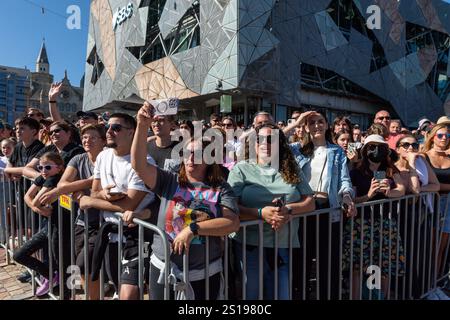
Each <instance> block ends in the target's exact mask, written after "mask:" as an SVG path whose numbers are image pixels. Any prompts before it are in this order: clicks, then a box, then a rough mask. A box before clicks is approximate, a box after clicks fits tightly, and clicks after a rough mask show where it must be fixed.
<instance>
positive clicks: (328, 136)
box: [301, 110, 334, 157]
mask: <svg viewBox="0 0 450 320" xmlns="http://www.w3.org/2000/svg"><path fill="white" fill-rule="evenodd" d="M314 112H317V113H319V114H320V115H321V116H322V117H323V118H324V119H325V123H326V125H327V129H326V130H325V140H326V141H327V142H328V143H331V144H334V142H333V134H332V132H331V129H330V126H329V124H328V120H327V117H326V115H325V113H324V112H323V111H321V110H314ZM307 126H308V123H307V122H306V123H305V127H307ZM303 142H304V143H303V147H302V149H301V152H302V153H303V154H304V155H305V156H307V157H312V155H313V154H314V143H313V141H312V139H311V134H310V133H309V132H306V134H305V136H304V137H303Z"/></svg>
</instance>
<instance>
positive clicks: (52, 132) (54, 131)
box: [49, 128, 64, 136]
mask: <svg viewBox="0 0 450 320" xmlns="http://www.w3.org/2000/svg"><path fill="white" fill-rule="evenodd" d="M61 131H64V130H63V129H61V128H57V129H55V130H52V131H50V132H49V135H51V136H52V135H53V134H54V133H60V132H61Z"/></svg>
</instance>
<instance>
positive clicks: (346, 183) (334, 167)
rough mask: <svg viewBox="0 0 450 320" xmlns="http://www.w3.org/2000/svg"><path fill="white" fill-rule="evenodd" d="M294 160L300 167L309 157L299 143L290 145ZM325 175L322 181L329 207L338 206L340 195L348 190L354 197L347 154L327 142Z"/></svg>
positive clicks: (340, 200)
mask: <svg viewBox="0 0 450 320" xmlns="http://www.w3.org/2000/svg"><path fill="white" fill-rule="evenodd" d="M290 147H291V150H292V153H293V154H294V157H295V160H296V161H297V163H298V165H299V166H300V168H302V170H303V167H304V166H305V164H307V163H308V162H309V161H311V158H309V157H306V156H305V155H303V154H302V152H301V150H300V149H301V146H300V144H299V143H293V144H291V145H290ZM327 170H328V171H327V175H326V180H325V181H323V183H324V184H325V185H326V186H327V193H328V200H329V202H330V207H331V208H340V207H341V202H342V196H343V195H344V193H346V192H348V193H350V195H351V196H352V198H354V196H355V192H354V190H353V186H352V181H351V179H350V174H349V172H348V166H347V156H346V155H345V152H344V150H343V149H342V148H341V147H339V146H337V145H335V144H331V143H328V142H327Z"/></svg>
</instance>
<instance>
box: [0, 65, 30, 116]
mask: <svg viewBox="0 0 450 320" xmlns="http://www.w3.org/2000/svg"><path fill="white" fill-rule="evenodd" d="M30 75H31V74H30V70H28V69H20V68H12V67H5V66H0V120H2V121H3V122H7V123H9V124H14V120H15V119H16V118H18V117H20V116H22V115H23V113H24V112H25V109H26V107H27V105H28V96H29V91H30Z"/></svg>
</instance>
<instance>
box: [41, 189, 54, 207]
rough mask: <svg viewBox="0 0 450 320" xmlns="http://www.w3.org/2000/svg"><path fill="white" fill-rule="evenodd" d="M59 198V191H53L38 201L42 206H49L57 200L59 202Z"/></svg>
mask: <svg viewBox="0 0 450 320" xmlns="http://www.w3.org/2000/svg"><path fill="white" fill-rule="evenodd" d="M58 197H59V194H58V190H56V189H52V190H50V191H48V192H46V193H44V194H43V195H41V197H40V198H39V199H38V201H39V202H40V203H41V204H42V205H49V204H52V203H53V202H55V200H57V199H58Z"/></svg>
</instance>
